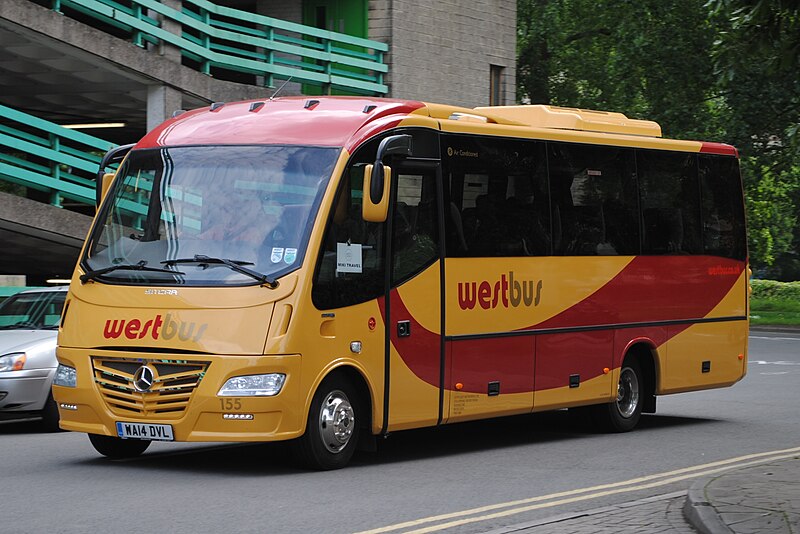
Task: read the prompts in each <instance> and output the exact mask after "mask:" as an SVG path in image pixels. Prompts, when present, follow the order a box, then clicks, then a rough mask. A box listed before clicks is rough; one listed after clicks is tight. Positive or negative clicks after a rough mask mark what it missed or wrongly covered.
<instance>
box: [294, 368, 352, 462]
mask: <svg viewBox="0 0 800 534" xmlns="http://www.w3.org/2000/svg"><path fill="white" fill-rule="evenodd" d="M358 402H359V399H358V397H357V395H356V393H355V390H354V389H353V387H352V386H351V385H350V383H349V382H348V381H347V380H346V379H345V378H343V377H341V376H332V377H329V378H327V379H325V380H324V381H323V382H322V384H321V385H320V387H319V389H318V390H317V392H316V393H315V394H314V398H313V399H312V401H311V408H310V409H309V412H308V421H307V423H306V433H305V434H304V435H303V436H302V437H301V438H300V439H299V440H297V442H296V443H295V454H296V455H297V457H298V459H299V460H300V461H301V463H303V464H304V465H305V466H306V467H309V468H311V469H319V470H330V469H340V468H342V467H344V466H346V465H347V463H348V462H349V461H350V458H352V457H353V453H354V452H355V449H356V444H357V442H358V434H359V428H358V425H359V424H361V421H360V419H359V418H360V417H361V411H360V408H359V405H358Z"/></svg>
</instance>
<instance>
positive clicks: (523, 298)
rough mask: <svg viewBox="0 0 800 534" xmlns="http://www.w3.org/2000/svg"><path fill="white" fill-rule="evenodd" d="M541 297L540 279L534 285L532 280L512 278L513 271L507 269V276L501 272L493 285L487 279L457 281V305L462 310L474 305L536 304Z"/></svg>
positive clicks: (506, 306)
mask: <svg viewBox="0 0 800 534" xmlns="http://www.w3.org/2000/svg"><path fill="white" fill-rule="evenodd" d="M541 297H542V281H541V280H538V281H536V283H535V287H534V281H533V280H522V281H520V280H514V271H509V272H508V277H506V275H505V274H501V275H500V280H497V281H496V282H495V283H494V286H492V284H491V283H490V282H489V281H488V280H483V281H482V282H480V283H478V282H459V283H458V306H459V307H460V308H461V309H462V310H471V309H473V308H475V306H476V305H478V306H480V307H481V308H483V309H484V310H488V309H489V308H497V306H503V307H504V308H508V307H509V306H511V307H514V308H516V307H518V306H520V305H525V306H531V305H533V306H538V305H539V301H540V300H541Z"/></svg>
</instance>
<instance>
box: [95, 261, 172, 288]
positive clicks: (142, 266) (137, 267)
mask: <svg viewBox="0 0 800 534" xmlns="http://www.w3.org/2000/svg"><path fill="white" fill-rule="evenodd" d="M117 270H125V271H147V272H151V273H169V274H186V273H184V272H181V271H173V270H172V269H162V268H160V267H147V260H142V261H140V262H139V263H126V264H122V265H112V266H111V267H105V268H103V269H97V270H96V271H89V272H87V273H86V274H82V275H81V276H80V280H81V283H82V284H85V283H86V282H88V281H89V280H94V279H95V278H97V277H98V276H103V275H104V274H106V273H110V272H112V271H117Z"/></svg>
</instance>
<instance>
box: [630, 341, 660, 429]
mask: <svg viewBox="0 0 800 534" xmlns="http://www.w3.org/2000/svg"><path fill="white" fill-rule="evenodd" d="M629 359H635V360H636V361H637V362H638V363H639V368H640V369H641V371H642V379H643V381H644V388H643V392H642V393H643V399H644V405H643V407H642V411H643V412H644V413H655V411H656V391H658V383H659V380H660V378H659V372H658V370H659V356H658V349H657V348H656V346H655V343H653V341H652V340H650V339H646V338H641V339H635V340H632V341H631V342H630V343H628V345H627V346H626V347H625V351H624V352H623V356H622V360H621V366H624V365H625V362H626V361H628V360H629Z"/></svg>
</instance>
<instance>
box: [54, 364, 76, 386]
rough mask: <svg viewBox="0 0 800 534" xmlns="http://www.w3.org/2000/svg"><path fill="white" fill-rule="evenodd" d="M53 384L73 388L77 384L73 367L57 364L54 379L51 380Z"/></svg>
mask: <svg viewBox="0 0 800 534" xmlns="http://www.w3.org/2000/svg"><path fill="white" fill-rule="evenodd" d="M53 384H54V385H56V386H64V387H66V388H74V387H75V386H76V385H77V384H78V373H77V372H76V371H75V368H74V367H70V366H69V365H64V364H63V363H59V364H58V368H57V369H56V377H55V378H54V379H53Z"/></svg>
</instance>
